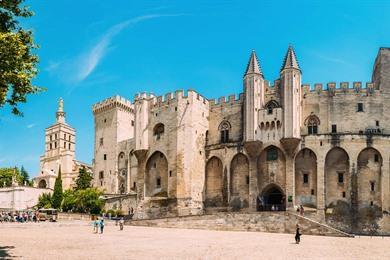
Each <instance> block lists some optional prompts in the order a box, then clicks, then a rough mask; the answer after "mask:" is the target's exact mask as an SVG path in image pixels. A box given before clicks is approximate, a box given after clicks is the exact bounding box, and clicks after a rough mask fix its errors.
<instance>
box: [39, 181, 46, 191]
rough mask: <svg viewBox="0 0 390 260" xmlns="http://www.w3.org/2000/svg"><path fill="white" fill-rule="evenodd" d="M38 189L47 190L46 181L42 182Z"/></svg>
mask: <svg viewBox="0 0 390 260" xmlns="http://www.w3.org/2000/svg"><path fill="white" fill-rule="evenodd" d="M38 188H41V189H46V188H47V184H46V181H45V180H40V181H39V183H38Z"/></svg>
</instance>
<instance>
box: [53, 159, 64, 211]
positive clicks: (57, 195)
mask: <svg viewBox="0 0 390 260" xmlns="http://www.w3.org/2000/svg"><path fill="white" fill-rule="evenodd" d="M52 201H53V204H52V205H53V208H55V209H59V208H60V207H61V203H62V179H61V166H60V168H59V170H58V176H57V178H56V181H55V183H54V192H53V198H52Z"/></svg>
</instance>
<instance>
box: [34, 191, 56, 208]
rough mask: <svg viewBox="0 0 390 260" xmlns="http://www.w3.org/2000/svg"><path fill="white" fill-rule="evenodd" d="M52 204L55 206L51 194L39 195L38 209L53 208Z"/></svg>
mask: <svg viewBox="0 0 390 260" xmlns="http://www.w3.org/2000/svg"><path fill="white" fill-rule="evenodd" d="M52 204H53V197H52V196H51V194H50V193H42V194H41V195H39V197H38V204H37V207H38V209H41V208H45V209H48V208H51V207H53V206H52Z"/></svg>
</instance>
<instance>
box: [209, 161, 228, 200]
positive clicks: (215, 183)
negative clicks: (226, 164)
mask: <svg viewBox="0 0 390 260" xmlns="http://www.w3.org/2000/svg"><path fill="white" fill-rule="evenodd" d="M223 189H224V185H223V167H222V162H221V160H220V159H219V158H217V157H212V158H211V159H210V160H209V161H208V162H207V164H206V180H205V193H206V194H205V195H206V198H205V202H204V204H205V206H206V207H221V206H223V202H224V195H223V194H224V192H223Z"/></svg>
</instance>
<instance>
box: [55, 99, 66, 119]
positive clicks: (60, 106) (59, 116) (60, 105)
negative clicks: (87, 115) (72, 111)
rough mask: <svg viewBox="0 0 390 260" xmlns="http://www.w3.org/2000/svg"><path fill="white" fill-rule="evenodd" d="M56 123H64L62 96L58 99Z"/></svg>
mask: <svg viewBox="0 0 390 260" xmlns="http://www.w3.org/2000/svg"><path fill="white" fill-rule="evenodd" d="M56 118H57V123H64V124H65V112H64V101H63V100H62V98H60V100H59V101H58V110H57V113H56Z"/></svg>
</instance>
